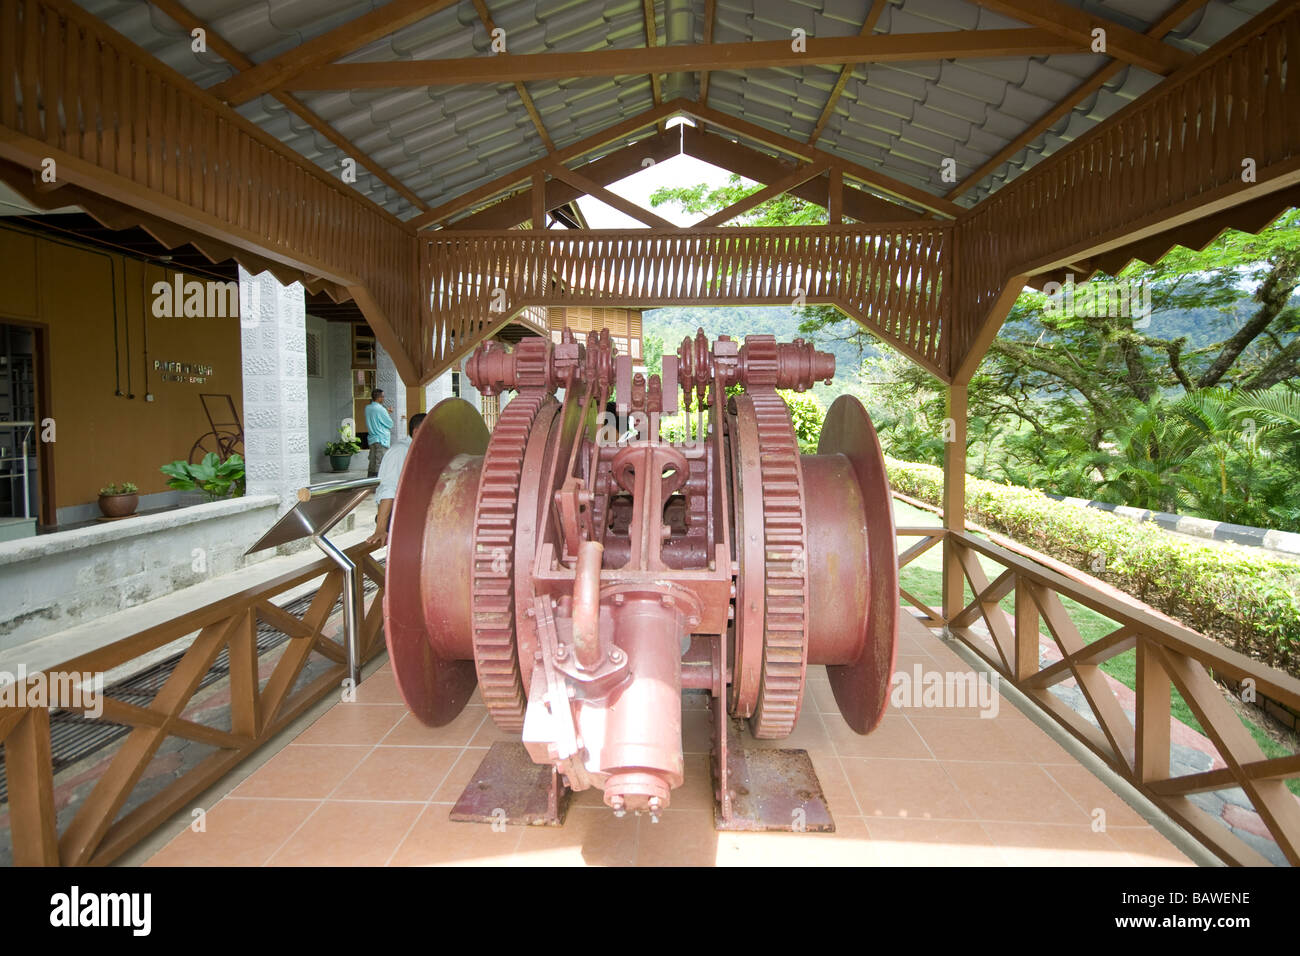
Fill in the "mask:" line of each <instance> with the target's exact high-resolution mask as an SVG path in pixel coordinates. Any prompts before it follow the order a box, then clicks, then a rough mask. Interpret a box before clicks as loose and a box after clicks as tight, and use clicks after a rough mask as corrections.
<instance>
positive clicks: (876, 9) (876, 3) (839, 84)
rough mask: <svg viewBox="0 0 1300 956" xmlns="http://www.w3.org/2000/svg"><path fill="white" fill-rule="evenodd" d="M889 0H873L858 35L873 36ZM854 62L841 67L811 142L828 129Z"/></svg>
mask: <svg viewBox="0 0 1300 956" xmlns="http://www.w3.org/2000/svg"><path fill="white" fill-rule="evenodd" d="M888 3H889V0H872V4H871V9H870V10H868V11H867V19H866V21H865V22H863V24H862V29H861V30H859V31H858V36H860V37H865V36H871V34H872V32H873V31H874V30H875V29H876V23H877V22H878V21H879V20H880V15H881V14H882V13H884V12H885V7H886V5H887V4H888ZM853 66H854V65H853V64H850V63H846V64H844V66H842V67H840V75H839V77H837V78H836V80H835V85H834V86H832V87H831V94H830V96H828V97H827V98H826V105H825V106H823V107H822V115H821V116H819V117H818V118H817V125H816V126H814V127H813V131H812V133H811V134H810V135H809V136H808V142H809V143H815V142H817V140H819V139H820V138H821V135H822V132H823V131H824V130H825V129H826V123H827V121H828V120H830V118H831V116H832V114H834V112H835V104H836V103H837V102H839V99H840V94H841V93H843V92H844V87H845V85H846V84H847V83H848V82H849V77H850V76H852V75H853Z"/></svg>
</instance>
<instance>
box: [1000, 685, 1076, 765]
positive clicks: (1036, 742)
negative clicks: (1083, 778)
mask: <svg viewBox="0 0 1300 956" xmlns="http://www.w3.org/2000/svg"><path fill="white" fill-rule="evenodd" d="M1005 703H1006V702H1005V701H1003V704H1004V705H1005ZM1016 713H1017V714H1018V715H1019V719H1016V718H1015V717H1012V716H1011V715H1010V714H1008V715H1007V716H1008V719H1007V720H1004V721H1002V723H1001V728H1002V732H1003V733H1004V734H1006V735H1007V737H1009V738H1010V739H1011V741H1012V742H1013V743H1014V744H1015V745H1016V746H1017V747H1018V748H1020V751H1021V752H1022V753H1023V754H1024V756H1025V758H1026V759H1028V760H1033V761H1035V762H1037V763H1042V764H1061V765H1065V766H1070V767H1077V766H1079V761H1078V760H1076V759H1075V758H1074V757H1072V756H1070V754H1069V752H1068V751H1067V750H1066V749H1065V748H1064V747H1062V746H1061V745H1060V744H1058V743H1057V742H1056V741H1055V740H1053V739H1052V738H1051V737H1050V736H1048V734H1047V732H1046V731H1045V730H1043V728H1041V727H1039V726H1038V725H1037V724H1036V723H1034V722H1033V721H1032V720H1030V719H1029V718H1028V717H1025V716H1024V715H1023V714H1020V713H1019V711H1017V712H1016Z"/></svg>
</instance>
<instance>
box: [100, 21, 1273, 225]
mask: <svg viewBox="0 0 1300 956" xmlns="http://www.w3.org/2000/svg"><path fill="white" fill-rule="evenodd" d="M1065 2H1068V3H1070V4H1071V5H1073V6H1076V7H1080V8H1082V9H1084V10H1087V11H1089V12H1091V13H1095V14H1097V15H1098V16H1102V17H1106V18H1108V19H1110V20H1113V21H1114V22H1116V23H1119V24H1122V25H1124V26H1127V27H1129V28H1131V29H1134V30H1140V31H1141V30H1146V29H1147V28H1148V27H1149V26H1150V25H1151V24H1153V23H1154V22H1156V21H1157V20H1158V19H1159V18H1160V17H1161V16H1163V14H1164V12H1165V10H1166V9H1167V8H1168V6H1169V5H1170V3H1171V0H1065ZM80 3H81V6H83V7H84V8H85V9H86V10H88V11H89V12H90V13H92V14H94V15H95V16H98V17H100V18H102V19H103V20H105V21H106V22H107V23H108V24H109V25H110V26H112V27H113V28H114V29H116V30H118V31H119V32H121V33H123V34H124V35H126V36H127V37H129V38H130V39H131V40H133V41H134V42H135V43H137V44H139V45H140V46H142V47H144V48H145V49H146V50H148V51H149V52H150V53H152V54H153V55H155V56H157V57H158V58H159V59H160V60H162V61H163V62H164V63H166V64H167V65H168V66H170V67H172V68H173V69H175V70H177V71H178V72H180V73H182V74H183V75H185V76H186V77H188V78H189V79H191V80H192V81H193V82H195V83H196V84H198V85H199V86H201V87H209V86H212V85H214V84H216V83H219V82H221V81H223V80H225V79H227V78H229V77H230V76H231V75H233V73H234V72H235V71H234V70H233V68H231V67H230V66H229V65H228V64H226V63H225V62H224V61H223V60H222V59H221V58H220V57H219V56H217V55H215V54H214V53H211V52H208V53H200V54H196V53H194V52H192V51H191V49H190V43H189V36H188V33H187V31H184V30H182V29H181V28H180V27H179V26H178V25H177V24H175V23H173V22H172V21H171V20H170V19H169V18H168V17H167V16H165V15H164V14H163V13H161V12H160V11H159V10H158V9H157V8H156V7H154V6H152V5H151V4H149V3H147V2H144V0H80ZM185 3H186V6H187V7H188V9H189V10H190V11H191V12H192V13H193V14H194V15H195V16H197V17H199V18H200V19H202V20H203V21H205V22H206V23H208V24H209V26H210V27H211V29H213V30H214V31H216V32H217V33H219V34H220V35H221V36H222V37H224V38H225V39H226V40H227V41H228V42H229V43H231V44H232V45H233V46H234V47H236V48H237V49H239V50H240V51H241V52H243V53H244V54H245V55H246V56H247V57H248V58H249V59H251V60H253V61H254V62H262V61H264V60H267V59H270V58H273V57H275V56H278V55H279V54H281V53H283V52H285V51H286V50H289V49H292V48H293V47H295V46H298V45H300V44H301V43H303V42H305V41H307V40H309V39H311V38H312V37H315V36H319V35H321V34H324V33H326V32H328V31H330V30H332V29H334V28H335V27H337V26H340V25H341V24H343V23H346V22H348V21H350V20H353V19H355V18H356V17H358V16H360V15H362V14H364V13H366V12H368V11H369V10H371V9H373V8H375V7H377V6H380V4H379V3H372V2H357V0H259V2H255V3H249V2H246V0H185ZM870 5H871V3H870V0H750V2H741V0H718V2H717V4H716V16H715V23H714V30H713V39H714V42H717V43H736V42H745V41H751V40H782V39H789V38H790V36H791V31H792V30H794V29H796V28H799V29H802V30H804V31H806V33H807V35H808V36H810V37H836V36H855V35H856V34H857V33H858V32H859V31H860V29H861V25H862V23H863V22H864V20H865V18H866V16H867V13H868V10H869V8H870ZM1270 5H1271V2H1270V0H1208V2H1207V3H1206V5H1205V6H1204V7H1203V8H1202V9H1200V10H1198V11H1197V12H1196V13H1194V14H1193V15H1191V16H1189V17H1188V18H1187V20H1186V22H1184V23H1182V24H1180V25H1179V26H1178V28H1177V29H1176V30H1174V31H1173V32H1172V33H1170V34H1169V36H1168V37H1167V38H1166V39H1167V42H1169V43H1171V44H1172V45H1174V46H1177V47H1180V48H1182V49H1185V50H1189V51H1193V52H1199V51H1201V50H1203V49H1205V48H1206V47H1208V46H1210V45H1212V44H1213V43H1215V42H1217V41H1218V40H1219V39H1221V38H1222V37H1223V36H1225V35H1227V34H1228V33H1230V32H1231V31H1233V30H1235V29H1237V28H1238V27H1239V26H1241V25H1242V24H1243V23H1245V22H1246V21H1247V20H1248V19H1250V17H1252V16H1254V15H1255V14H1257V13H1259V12H1260V11H1262V10H1263V9H1265V8H1266V7H1268V6H1270ZM488 6H489V8H490V10H491V14H492V17H493V19H494V21H495V22H496V24H497V25H498V26H499V27H501V28H502V29H504V30H505V31H506V37H507V43H508V46H509V49H510V52H512V53H547V52H552V53H554V52H562V53H573V54H581V53H584V52H589V51H595V50H606V49H616V50H628V51H629V60H630V61H632V60H634V58H635V53H634V52H632V51H635V50H636V49H637V48H639V47H641V46H643V45H644V43H645V25H644V22H643V20H642V16H643V12H642V2H641V0H488ZM655 21H656V31H657V35H658V37H659V42H660V43H667V44H674V45H675V44H684V43H698V42H701V41H702V40H703V31H704V24H703V0H656V2H655ZM1022 25H1023V24H1021V23H1019V22H1018V21H1015V20H1013V19H1011V18H1008V17H1006V16H1003V15H1000V14H997V13H994V12H992V11H990V10H987V9H984V8H982V7H979V6H976V5H975V4H974V3H970V2H967V0H889V4H888V6H887V8H886V9H885V11H884V12H883V14H882V15H881V17H880V18H879V21H878V22H877V24H876V27H875V32H876V33H877V34H880V35H888V34H899V33H916V32H936V31H951V30H991V29H1013V28H1016V27H1020V26H1022ZM489 46H490V38H489V36H488V34H487V31H486V30H485V29H484V27H483V25H482V23H481V22H480V20H479V18H478V14H477V12H476V11H475V9H474V5H473V3H471V2H470V0H462V2H460V3H458V4H456V5H454V6H451V7H448V8H447V9H445V10H442V11H440V12H439V13H436V14H434V15H432V16H429V17H426V18H425V19H423V20H421V21H419V22H417V23H414V24H411V25H410V26H408V27H406V28H405V29H403V30H400V31H398V32H397V33H395V34H393V35H391V36H388V37H385V38H383V39H381V40H377V41H375V42H374V43H371V44H369V45H367V46H365V47H363V48H361V49H358V50H355V51H353V52H352V53H350V54H349V55H348V56H346V57H344V58H343V61H344V62H353V61H367V60H383V61H391V60H414V59H435V58H452V57H464V56H473V55H476V54H481V55H489V54H488V51H489ZM1107 62H1108V60H1107V58H1106V57H1103V56H1094V55H1091V54H1078V55H1069V56H1062V55H1051V56H1041V57H1020V58H1007V59H989V60H973V59H964V60H961V61H936V62H932V63H930V62H925V63H898V64H879V65H875V64H868V65H862V66H858V67H856V68H855V69H854V70H853V71H852V74H851V77H850V79H849V81H848V83H847V84H846V86H845V88H844V91H843V94H842V95H841V97H840V98H839V100H838V102H837V103H836V107H835V110H834V112H833V114H832V116H831V118H830V120H829V122H828V123H827V125H826V128H825V130H824V132H823V134H822V137H821V139H820V140H819V141H818V145H819V146H821V147H822V148H824V149H826V150H827V151H829V152H831V153H834V154H836V155H839V156H841V157H843V158H845V159H849V160H852V161H854V162H857V163H860V164H862V165H863V166H866V167H868V168H870V169H874V170H879V171H880V172H882V173H885V174H887V175H889V176H892V177H894V178H896V179H899V180H901V181H903V182H906V183H909V184H911V185H914V186H916V187H918V188H920V189H923V190H925V191H927V192H930V193H932V194H934V195H944V194H946V193H947V192H949V191H950V190H951V189H952V186H953V184H952V183H950V182H944V181H943V179H942V175H941V165H940V164H941V162H942V161H943V160H944V159H946V158H949V157H951V158H953V159H955V160H956V163H957V178H958V181H961V180H963V179H965V178H966V177H967V176H969V175H970V174H971V173H973V172H974V171H975V170H977V169H978V168H980V167H981V166H982V165H984V164H985V163H986V162H987V161H988V160H989V159H990V158H991V157H993V156H995V155H997V153H998V152H999V151H1000V150H1002V149H1003V148H1004V147H1005V146H1006V145H1007V144H1008V143H1009V142H1011V141H1012V140H1013V139H1015V138H1016V137H1018V136H1020V135H1021V134H1022V133H1023V132H1024V131H1025V130H1026V129H1027V128H1028V127H1029V126H1030V125H1031V124H1033V123H1034V122H1035V121H1036V120H1037V119H1038V118H1039V117H1040V116H1042V115H1043V114H1044V113H1046V112H1047V111H1048V110H1050V109H1051V108H1052V107H1053V106H1054V105H1055V104H1056V103H1057V102H1059V101H1060V100H1061V99H1062V98H1064V97H1065V96H1067V95H1068V94H1069V93H1070V92H1071V91H1072V90H1073V89H1075V88H1076V87H1077V86H1078V85H1079V83H1081V82H1082V81H1083V80H1084V79H1086V78H1087V77H1088V76H1090V75H1091V74H1092V73H1093V72H1094V71H1096V70H1097V69H1099V68H1100V67H1101V66H1102V65H1104V64H1105V63H1107ZM838 74H839V68H838V67H835V66H822V65H809V66H806V67H780V68H768V69H751V70H745V71H735V72H733V71H722V72H716V73H712V74H710V85H709V105H710V106H712V107H714V108H715V109H717V110H719V111H721V112H723V113H727V114H729V115H732V116H735V117H738V118H743V119H746V120H749V121H750V122H753V123H755V124H757V125H759V126H762V127H765V128H767V129H769V130H772V131H774V132H777V133H780V134H782V135H785V136H789V137H793V138H795V139H800V140H806V139H807V138H808V136H809V135H810V134H811V132H812V130H813V128H814V126H815V125H816V123H817V120H818V118H819V116H820V115H821V113H822V110H823V108H824V106H825V103H826V98H827V96H828V94H829V92H830V90H831V88H832V87H833V85H834V83H835V80H836V78H837V76H838ZM661 81H662V89H663V95H664V96H665V97H669V98H671V97H678V96H680V97H685V98H688V99H693V98H695V97H696V96H697V94H698V76H697V74H694V73H681V74H674V75H670V76H665V77H661ZM1158 81H1159V78H1158V77H1156V76H1154V75H1153V74H1150V73H1148V72H1146V71H1144V70H1142V69H1140V68H1137V67H1127V68H1125V69H1123V70H1121V71H1119V73H1117V74H1116V76H1115V77H1114V78H1113V79H1112V80H1111V81H1109V82H1108V83H1106V84H1105V85H1104V87H1103V88H1102V89H1101V90H1100V91H1098V92H1097V93H1096V94H1095V95H1093V96H1090V97H1088V98H1087V99H1085V100H1084V101H1083V102H1081V103H1079V104H1078V106H1077V107H1076V108H1075V109H1074V110H1072V111H1071V112H1070V113H1069V114H1068V115H1066V116H1064V117H1062V118H1061V119H1060V120H1059V121H1058V122H1057V123H1055V124H1053V126H1052V127H1051V128H1050V129H1048V130H1047V131H1046V132H1044V133H1043V134H1042V135H1040V136H1038V137H1037V138H1036V139H1035V140H1034V141H1033V142H1031V143H1029V144H1028V145H1027V146H1025V147H1024V148H1023V149H1021V150H1020V151H1019V152H1018V153H1017V154H1016V155H1014V156H1012V157H1011V158H1010V159H1009V160H1008V161H1007V162H1005V163H1003V164H1002V166H1001V167H1000V168H998V169H996V170H994V171H993V172H992V173H990V174H989V175H988V176H986V177H985V178H984V180H983V181H982V182H981V183H979V184H978V185H977V186H975V187H974V188H972V189H971V190H969V191H968V192H967V193H966V194H965V195H963V196H962V197H961V198H960V200H959V202H961V203H962V204H964V205H969V204H972V203H974V202H977V201H978V200H979V199H981V198H983V197H984V196H985V195H987V194H988V193H989V192H990V191H991V190H993V189H996V188H997V187H998V186H1000V185H1001V184H1002V183H1004V182H1006V181H1008V180H1009V179H1010V178H1013V177H1014V176H1016V175H1017V174H1018V173H1019V172H1020V171H1021V170H1023V169H1026V168H1029V167H1031V166H1033V165H1034V164H1035V163H1037V162H1038V161H1040V160H1041V159H1042V158H1044V157H1045V156H1047V155H1050V154H1051V153H1052V152H1054V151H1055V150H1057V149H1060V148H1062V147H1063V146H1065V145H1067V144H1068V143H1070V142H1072V141H1073V140H1075V139H1076V138H1077V137H1079V136H1080V135H1082V134H1083V133H1085V132H1086V131H1087V130H1089V129H1091V128H1092V127H1093V126H1095V125H1096V124H1097V123H1098V122H1100V121H1102V120H1104V119H1106V118H1107V117H1109V116H1111V115H1113V114H1114V113H1115V111H1116V110H1118V109H1121V108H1122V107H1123V106H1124V105H1125V104H1127V103H1129V102H1131V101H1132V100H1133V99H1134V98H1136V97H1138V96H1140V95H1142V93H1144V92H1145V91H1147V90H1148V89H1150V88H1151V87H1152V86H1154V85H1155V84H1156V83H1157V82H1158ZM527 89H528V92H529V94H530V95H531V97H532V99H533V102H534V104H535V105H536V107H537V110H538V112H539V114H540V116H541V118H542V122H543V124H544V126H545V127H546V130H547V133H548V134H549V135H550V137H551V139H552V140H553V141H554V142H555V143H556V145H557V146H560V147H563V146H565V145H568V144H571V143H574V142H576V141H578V140H580V139H583V138H585V137H587V136H590V135H592V134H593V133H596V132H598V131H599V130H601V129H603V128H605V127H608V126H610V125H613V124H615V123H617V122H619V121H620V120H622V119H624V118H626V117H627V116H629V115H631V114H633V113H636V112H639V111H641V110H644V109H647V108H649V107H650V106H651V105H652V102H653V99H652V91H651V84H650V80H649V77H647V76H643V75H635V74H632V75H627V76H619V77H597V78H585V79H573V80H563V81H546V82H531V83H529V84H528V85H527ZM300 98H301V99H302V100H303V102H304V103H305V104H306V105H307V106H308V107H309V108H310V109H311V110H312V111H313V112H315V113H316V114H317V115H318V116H320V117H321V119H322V120H324V121H325V122H326V123H328V124H330V125H331V126H332V127H333V128H334V129H335V130H337V131H338V132H339V133H340V134H341V135H343V136H344V137H346V138H348V139H349V140H351V141H352V142H353V143H354V144H355V145H356V146H357V148H358V149H359V150H362V151H364V152H365V153H366V154H368V155H369V156H370V157H371V158H372V159H374V160H375V161H376V162H377V163H379V164H380V165H382V166H383V167H384V168H385V169H387V170H388V171H389V172H390V173H391V174H392V175H393V176H394V177H396V178H397V179H398V180H399V181H401V182H402V183H403V184H404V185H406V186H407V187H408V188H409V189H410V190H412V191H413V192H414V193H415V194H416V195H418V196H419V197H420V198H421V199H422V200H423V201H424V202H425V203H427V204H428V205H429V206H436V205H439V204H440V203H443V202H446V201H448V200H451V199H454V198H455V197H456V196H457V195H459V194H461V193H463V192H465V191H467V190H470V189H473V188H475V187H477V186H479V185H482V184H484V183H487V182H490V181H491V180H493V179H495V178H497V177H498V176H500V175H502V174H503V173H506V172H509V171H512V170H514V169H517V168H519V167H521V166H523V165H526V164H527V163H528V162H530V161H532V160H534V159H536V158H538V157H540V156H542V155H544V153H545V150H544V147H543V145H542V142H541V140H540V138H539V136H538V134H537V132H536V130H535V128H534V126H533V124H532V122H531V120H530V118H529V116H528V113H527V111H526V110H525V108H524V104H523V102H522V101H521V100H520V97H519V96H518V94H517V93H516V90H515V87H514V85H513V84H500V85H479V86H461V87H436V88H420V89H400V90H361V91H342V92H328V93H304V94H301V95H300ZM240 111H241V113H242V114H243V115H244V116H246V117H247V118H248V119H250V120H252V121H253V122H255V123H258V124H259V125H261V126H263V127H264V128H265V129H266V130H267V131H268V132H270V133H271V134H272V135H274V136H276V137H278V138H279V139H280V140H282V141H283V142H284V143H286V144H287V145H289V146H290V147H291V148H292V149H294V150H296V151H297V152H299V153H301V154H302V155H303V156H304V157H306V158H307V159H309V160H310V161H312V162H314V163H316V164H317V165H319V166H320V167H321V168H323V169H325V170H327V171H329V172H331V173H335V174H337V173H338V172H339V170H340V169H341V161H342V159H343V158H344V157H343V156H342V154H341V152H340V151H339V150H338V149H337V148H336V147H335V146H334V145H333V144H331V143H330V142H329V141H327V140H326V139H325V138H324V137H323V136H321V135H320V134H319V133H318V132H316V131H315V130H313V129H312V128H311V127H310V126H308V125H307V124H306V123H304V122H303V121H302V120H300V119H299V118H298V117H296V116H294V115H293V114H291V113H290V112H289V111H288V110H287V109H286V108H285V107H284V106H283V105H282V104H281V103H279V102H278V101H277V100H275V98H274V97H271V96H263V97H260V98H259V99H257V100H254V101H252V102H250V103H247V104H245V105H244V106H242V107H241V108H240ZM356 188H357V189H358V190H359V191H361V192H362V193H363V194H365V195H367V196H368V197H369V198H371V199H372V200H374V201H375V202H377V203H379V204H380V205H383V206H384V207H386V208H387V209H389V210H391V211H392V212H393V213H395V214H396V215H398V216H401V217H403V218H406V217H408V216H410V215H413V214H414V213H415V212H416V211H417V210H416V208H415V207H414V206H413V205H412V204H411V203H410V202H408V201H407V200H406V199H404V198H403V197H402V196H400V195H399V194H398V193H397V192H396V191H394V190H393V189H391V188H390V187H388V186H387V185H385V184H384V183H382V182H381V181H380V180H378V179H377V178H376V177H374V176H372V175H370V174H369V173H367V172H366V171H364V170H363V169H359V170H358V182H357V184H356Z"/></svg>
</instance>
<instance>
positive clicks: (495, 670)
mask: <svg viewBox="0 0 1300 956" xmlns="http://www.w3.org/2000/svg"><path fill="white" fill-rule="evenodd" d="M548 395H549V392H547V391H545V390H543V389H540V388H536V389H527V390H525V391H523V392H520V393H519V395H518V396H516V397H515V399H514V400H513V401H511V402H510V404H508V405H507V406H506V407H505V410H504V411H502V413H501V417H500V418H499V419H497V424H496V427H495V428H494V429H493V430H492V440H491V442H489V444H488V448H487V454H486V455H485V456H484V459H483V471H482V475H481V477H480V479H479V488H478V500H477V504H476V507H475V514H474V559H473V586H472V589H471V598H470V602H471V608H472V617H471V619H472V622H473V644H474V667H475V669H476V671H477V672H478V683H479V691H480V693H482V695H483V701H484V703H486V704H487V708H488V713H489V714H491V715H492V719H493V720H494V721H495V722H496V724H497V726H498V727H500V728H501V729H502V730H506V731H516V732H517V731H521V730H523V727H524V706H525V703H526V701H525V698H524V689H523V684H522V682H521V680H520V674H519V650H518V645H517V642H516V639H515V608H514V600H515V583H514V581H515V573H514V558H515V526H516V523H517V521H518V506H519V482H520V474H521V470H522V468H523V463H524V450H525V448H526V447H527V444H528V435H529V432H530V431H531V430H532V427H533V422H534V421H535V420H536V418H537V412H538V409H540V408H541V407H542V404H543V402H545V401H546V399H547V397H548Z"/></svg>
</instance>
